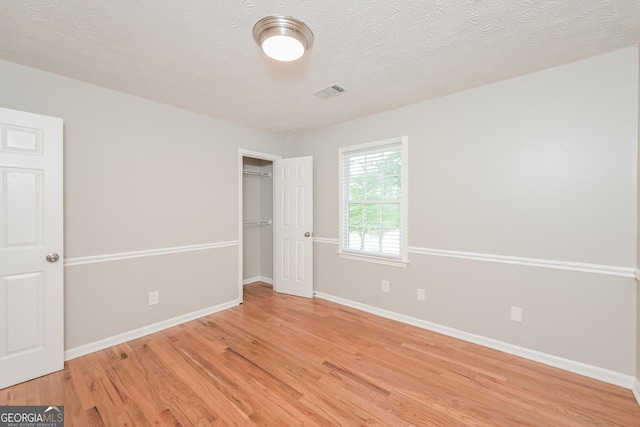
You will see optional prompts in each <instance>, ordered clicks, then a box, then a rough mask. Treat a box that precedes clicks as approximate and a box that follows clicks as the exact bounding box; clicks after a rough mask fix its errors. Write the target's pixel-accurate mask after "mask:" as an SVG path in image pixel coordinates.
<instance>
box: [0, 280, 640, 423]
mask: <svg viewBox="0 0 640 427" xmlns="http://www.w3.org/2000/svg"><path fill="white" fill-rule="evenodd" d="M245 289H246V290H245V302H244V304H243V305H242V306H239V307H236V308H232V309H229V310H226V311H224V312H221V313H216V314H213V315H210V316H207V317H204V318H202V319H198V320H195V321H192V322H189V323H186V324H184V325H180V326H177V327H174V328H171V329H168V330H165V331H163V332H159V333H156V334H153V335H149V336H146V337H143V338H140V339H137V340H134V341H131V342H128V343H125V344H121V345H118V346H115V347H112V348H109V349H106V350H103V351H99V352H97V353H93V354H90V355H87V356H84V357H80V358H77V359H73V360H71V361H69V362H67V363H66V364H65V369H64V371H61V372H59V373H54V374H51V375H48V376H45V377H42V378H39V379H36V380H33V381H29V382H26V383H23V384H20V385H17V386H14V387H10V388H7V389H3V390H0V405H25V404H26V405H53V404H55V405H64V407H65V418H66V424H65V425H66V426H67V427H71V426H80V427H85V426H86V427H93V426H103V425H104V426H148V425H152V426H211V425H239V426H251V425H266V426H298V425H322V426H325V425H331V426H333V425H336V426H338V425H339V426H360V425H384V426H401V425H416V426H553V427H559V426H581V427H582V426H603V425H612V426H625V427H629V426H640V406H638V404H637V403H636V401H635V400H634V398H633V395H632V393H631V392H630V391H629V390H626V389H623V388H620V387H615V386H612V385H609V384H605V383H601V382H598V381H595V380H591V379H588V378H585V377H582V376H579V375H575V374H571V373H568V372H565V371H562V370H559V369H555V368H552V367H549V366H545V365H541V364H539V363H535V362H531V361H528V360H524V359H520V358H518V357H515V356H510V355H507V354H504V353H501V352H498V351H495V350H491V349H487V348H484V347H480V346H477V345H474V344H470V343H466V342H463V341H459V340H456V339H453V338H449V337H446V336H442V335H439V334H436V333H432V332H429V331H425V330H422V329H419V328H416V327H412V326H408V325H405V324H401V323H398V322H394V321H392V320H387V319H383V318H380V317H377V316H374V315H370V314H367V313H363V312H360V311H357V310H353V309H350V308H346V307H343V306H340V305H337V304H333V303H330V302H327V301H323V300H319V299H313V300H307V299H302V298H296V297H289V296H285V295H280V294H276V293H274V292H273V291H272V289H271V287H270V286H268V285H265V284H263V283H256V284H252V285H249V286H246V287H245Z"/></svg>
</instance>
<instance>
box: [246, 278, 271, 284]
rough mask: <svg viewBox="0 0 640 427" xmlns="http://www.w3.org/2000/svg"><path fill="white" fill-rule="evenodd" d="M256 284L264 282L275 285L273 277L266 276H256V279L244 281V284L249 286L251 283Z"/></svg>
mask: <svg viewBox="0 0 640 427" xmlns="http://www.w3.org/2000/svg"><path fill="white" fill-rule="evenodd" d="M255 282H264V283H268V284H270V285H273V279H272V278H271V277H265V276H256V277H250V278H249V279H244V280H243V281H242V284H243V285H248V284H249V283H255Z"/></svg>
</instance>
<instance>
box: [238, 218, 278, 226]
mask: <svg viewBox="0 0 640 427" xmlns="http://www.w3.org/2000/svg"><path fill="white" fill-rule="evenodd" d="M242 225H271V220H270V219H267V220H261V221H245V222H243V223H242Z"/></svg>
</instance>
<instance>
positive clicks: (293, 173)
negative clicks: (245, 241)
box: [273, 157, 313, 298]
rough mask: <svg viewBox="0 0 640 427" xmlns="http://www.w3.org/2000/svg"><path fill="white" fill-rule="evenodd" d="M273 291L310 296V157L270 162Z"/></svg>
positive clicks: (311, 266) (311, 232)
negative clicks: (271, 170) (271, 173)
mask: <svg viewBox="0 0 640 427" xmlns="http://www.w3.org/2000/svg"><path fill="white" fill-rule="evenodd" d="M273 192H274V206H273V239H274V251H273V256H274V268H273V276H274V277H273V288H274V289H275V290H276V292H282V293H285V294H291V295H297V296H301V297H307V298H311V297H313V158H312V157H298V158H291V159H280V160H276V161H274V162H273Z"/></svg>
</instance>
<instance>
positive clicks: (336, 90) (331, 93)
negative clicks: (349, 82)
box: [314, 85, 347, 99]
mask: <svg viewBox="0 0 640 427" xmlns="http://www.w3.org/2000/svg"><path fill="white" fill-rule="evenodd" d="M345 92H347V90H346V89H345V88H343V87H342V86H340V85H331V86H329V87H325V88H324V89H322V90H319V91H317V92H316V93H314V95H315V96H317V97H318V98H322V99H329V98H333V97H335V96H338V95H340V94H343V93H345Z"/></svg>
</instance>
